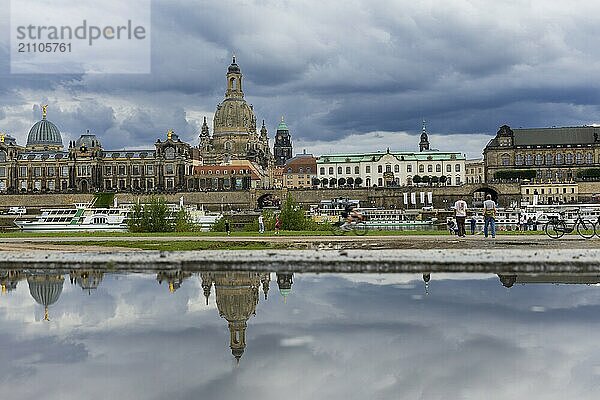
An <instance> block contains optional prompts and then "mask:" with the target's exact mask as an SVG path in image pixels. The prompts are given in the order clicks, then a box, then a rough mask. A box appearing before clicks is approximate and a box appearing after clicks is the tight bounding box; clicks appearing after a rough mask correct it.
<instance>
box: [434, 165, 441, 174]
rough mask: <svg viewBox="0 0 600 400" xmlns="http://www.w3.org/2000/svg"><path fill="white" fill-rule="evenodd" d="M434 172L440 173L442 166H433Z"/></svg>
mask: <svg viewBox="0 0 600 400" xmlns="http://www.w3.org/2000/svg"><path fill="white" fill-rule="evenodd" d="M435 172H442V164H435Z"/></svg>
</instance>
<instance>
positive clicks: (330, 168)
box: [329, 167, 333, 175]
mask: <svg viewBox="0 0 600 400" xmlns="http://www.w3.org/2000/svg"><path fill="white" fill-rule="evenodd" d="M329 175H333V167H329Z"/></svg>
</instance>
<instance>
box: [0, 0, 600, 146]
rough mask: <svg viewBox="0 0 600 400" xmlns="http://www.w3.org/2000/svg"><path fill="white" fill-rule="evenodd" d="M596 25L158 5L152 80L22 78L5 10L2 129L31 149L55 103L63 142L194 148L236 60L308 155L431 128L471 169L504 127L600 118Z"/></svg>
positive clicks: (324, 5)
mask: <svg viewBox="0 0 600 400" xmlns="http://www.w3.org/2000/svg"><path fill="white" fill-rule="evenodd" d="M110 1H111V0H108V1H105V2H100V3H98V7H104V6H105V5H106V4H109V3H110ZM0 7H1V9H3V10H6V9H7V7H8V0H0ZM599 16H600V3H598V2H592V1H576V0H574V1H570V2H548V1H543V0H532V1H477V0H471V1H451V0H445V1H408V0H406V1H400V0H380V1H377V0H372V1H371V0H369V1H366V0H365V1H352V0H349V1H344V2H329V1H327V2H326V1H306V0H297V1H280V0H260V1H259V0H257V1H195V2H192V1H183V0H179V1H177V0H171V1H154V2H153V3H152V26H151V39H152V63H151V64H152V65H151V67H152V73H151V74H144V75H112V74H105V75H51V74H47V75H11V74H10V73H9V71H10V69H9V59H8V55H9V40H8V37H9V28H8V26H9V21H8V19H9V18H8V15H7V14H6V13H3V14H2V16H0V22H1V24H2V25H1V26H2V29H1V30H0V33H1V35H0V130H2V131H7V132H9V133H10V134H12V135H13V136H15V137H17V139H18V140H19V142H21V143H23V142H24V141H25V140H26V136H27V132H28V130H29V128H30V126H31V125H32V124H33V123H34V122H35V121H36V120H37V119H39V107H37V106H36V104H40V103H48V104H49V105H50V107H49V111H48V118H49V119H50V120H52V121H53V122H55V123H56V124H57V125H58V127H59V128H60V129H61V131H62V132H63V139H64V141H65V142H66V141H67V140H69V139H71V138H75V137H77V136H79V134H81V133H83V132H85V130H86V129H90V130H91V131H92V132H94V133H96V134H97V135H99V136H100V138H101V140H102V142H103V144H104V146H105V147H106V148H123V147H148V146H151V145H152V143H153V142H154V141H155V140H156V138H157V137H159V136H161V135H164V132H166V130H167V129H169V128H174V129H175V131H176V132H177V133H179V135H180V136H181V137H182V138H183V139H186V140H189V141H191V142H192V143H193V144H196V143H197V135H198V133H199V125H200V124H201V120H202V117H203V116H207V117H208V119H209V121H211V122H212V116H213V113H214V110H215V107H216V105H217V104H218V103H219V102H220V101H221V100H222V98H223V94H224V91H225V77H224V75H225V71H226V68H227V66H228V65H229V63H230V60H231V54H232V53H234V52H235V54H236V55H237V60H238V64H239V65H240V67H241V68H242V72H243V73H244V77H245V84H246V85H245V93H246V99H247V100H248V102H250V103H252V104H253V105H254V109H255V111H256V114H257V118H258V120H259V123H260V120H262V119H264V120H265V121H266V124H267V127H268V128H269V131H270V137H271V138H272V137H273V134H274V130H275V127H276V126H277V123H278V121H279V119H280V117H281V115H284V116H285V118H286V122H287V124H288V126H289V127H290V130H291V132H292V135H293V139H294V143H295V145H296V151H298V152H299V151H301V150H302V149H303V148H306V149H307V151H309V152H313V153H316V154H319V153H322V152H326V151H330V150H331V151H353V150H360V151H363V150H369V151H376V150H385V148H387V147H390V148H391V149H392V150H394V149H398V150H400V149H402V150H405V149H417V143H418V136H417V135H418V133H419V132H420V129H421V120H422V119H426V120H427V124H428V128H429V130H430V132H432V134H433V136H432V140H431V141H432V147H434V148H438V149H440V150H458V151H462V152H464V153H467V155H469V156H471V157H472V156H476V155H477V154H480V153H481V148H482V147H483V146H484V145H485V143H486V142H487V140H489V135H492V134H494V133H495V132H496V131H497V129H498V127H499V126H500V125H502V124H505V123H506V124H509V125H510V126H512V127H545V126H572V125H582V124H594V123H599V122H600V109H599V106H598V105H599V102H600V96H599V95H598V93H599V92H598V88H596V86H598V85H599V82H600V79H598V78H600V68H598V64H599V61H600V47H599V46H598V45H597V38H598V37H599V36H600V35H599V34H600V17H599ZM455 134H461V136H458V137H454V136H451V135H455ZM464 135H468V136H464ZM348 138H351V139H348ZM363 139H364V143H363Z"/></svg>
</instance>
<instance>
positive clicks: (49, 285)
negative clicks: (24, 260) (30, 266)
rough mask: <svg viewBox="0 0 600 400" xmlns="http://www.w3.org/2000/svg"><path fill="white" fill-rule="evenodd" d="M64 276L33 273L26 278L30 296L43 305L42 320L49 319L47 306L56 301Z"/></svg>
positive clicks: (49, 273)
mask: <svg viewBox="0 0 600 400" xmlns="http://www.w3.org/2000/svg"><path fill="white" fill-rule="evenodd" d="M64 281H65V278H63V276H62V275H59V274H52V273H51V272H50V271H49V272H48V273H34V274H32V275H30V276H29V277H28V278H27V283H28V284H29V293H30V294H31V297H33V299H34V300H35V301H36V302H37V303H38V304H41V305H43V306H44V320H46V321H49V315H48V307H49V306H51V305H52V304H54V303H56V302H57V301H58V298H59V297H60V294H61V293H62V289H63V283H64Z"/></svg>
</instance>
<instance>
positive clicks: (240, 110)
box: [194, 56, 273, 175]
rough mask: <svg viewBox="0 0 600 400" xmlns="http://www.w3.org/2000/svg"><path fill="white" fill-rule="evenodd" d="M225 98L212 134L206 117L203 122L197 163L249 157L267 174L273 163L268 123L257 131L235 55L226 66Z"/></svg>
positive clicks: (213, 163) (222, 161) (226, 162)
mask: <svg viewBox="0 0 600 400" xmlns="http://www.w3.org/2000/svg"><path fill="white" fill-rule="evenodd" d="M226 87H227V90H226V91H225V99H224V100H223V101H222V102H221V103H220V104H219V105H217V109H216V111H215V116H214V119H213V133H212V136H211V135H210V132H209V128H208V124H207V123H206V118H204V123H203V124H202V128H201V133H200V137H199V145H198V152H196V153H194V154H195V157H194V159H195V161H196V164H197V165H224V164H229V163H231V162H232V161H233V160H248V161H251V162H253V163H255V164H257V165H259V166H260V167H261V168H262V169H263V172H264V173H265V175H267V173H268V169H269V168H270V167H271V166H272V165H273V156H272V154H271V151H270V149H269V138H268V135H267V128H266V127H265V122H264V121H263V122H262V126H261V128H260V131H259V132H257V128H256V116H255V115H254V107H253V106H252V104H248V103H247V102H246V100H245V99H244V90H243V75H242V71H241V69H240V67H239V65H238V64H237V63H236V61H235V56H234V57H233V60H232V62H231V65H229V67H228V69H227V75H226Z"/></svg>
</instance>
